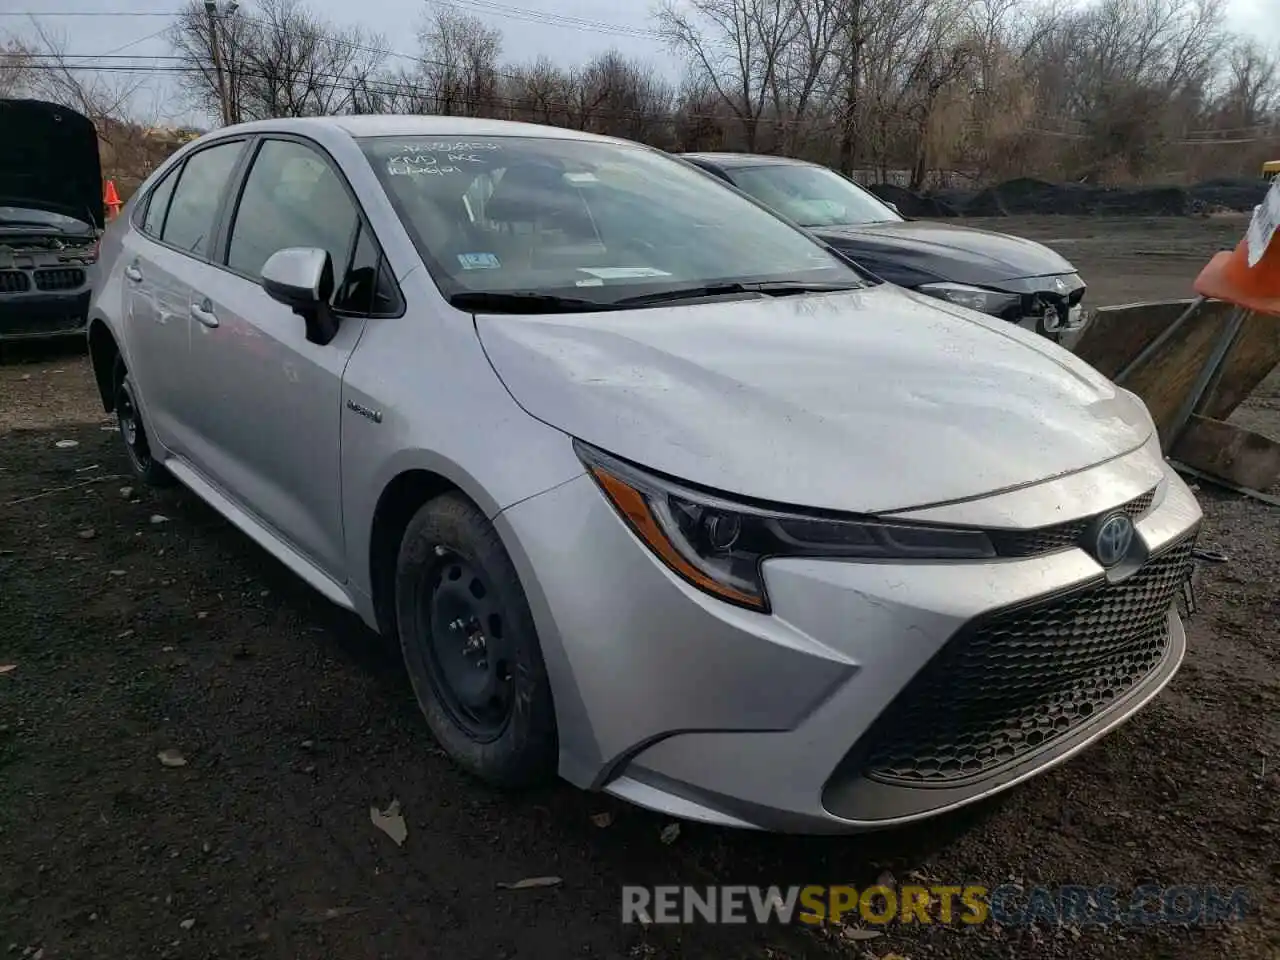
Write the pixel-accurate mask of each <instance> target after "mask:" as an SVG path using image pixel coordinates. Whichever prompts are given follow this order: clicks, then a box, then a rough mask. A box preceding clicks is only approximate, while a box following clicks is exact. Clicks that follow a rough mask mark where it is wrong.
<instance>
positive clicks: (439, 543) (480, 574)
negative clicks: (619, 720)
mask: <svg viewBox="0 0 1280 960" xmlns="http://www.w3.org/2000/svg"><path fill="white" fill-rule="evenodd" d="M395 598H396V623H397V629H398V632H399V635H400V649H401V652H402V653H403V655H404V662H405V668H406V670H407V672H408V674H409V680H410V682H411V683H412V685H413V692H414V695H415V696H416V697H417V701H418V705H419V707H420V708H421V709H422V713H423V715H424V716H425V717H426V719H427V724H428V726H429V727H430V728H431V732H432V733H433V734H434V735H435V737H436V739H437V740H438V741H439V742H440V744H441V746H443V747H444V749H445V751H446V752H447V753H448V754H449V755H450V756H451V757H452V758H453V759H454V761H455V762H457V763H458V765H459V766H461V767H462V768H463V769H465V770H467V771H468V772H469V773H471V774H473V775H474V776H476V777H478V778H480V779H481V780H483V781H485V782H486V783H489V784H491V785H493V786H496V787H503V788H521V787H529V786H534V785H537V784H540V783H545V782H547V781H549V780H551V779H552V778H553V777H554V776H555V773H556V765H557V761H558V757H559V748H558V740H557V733H556V723H555V709H554V705H553V701H552V696H551V685H550V682H549V681H548V679H547V671H546V665H545V663H544V662H543V659H542V649H541V647H540V646H539V643H538V636H537V630H536V629H535V627H534V624H533V615H532V614H531V613H530V612H529V603H528V601H527V600H526V599H525V594H524V589H523V588H522V587H521V586H520V580H519V577H518V576H517V574H516V569H515V566H514V564H512V562H511V558H510V557H509V556H508V555H507V552H506V550H505V548H504V547H503V546H502V542H501V540H499V538H498V533H497V531H496V530H495V529H494V528H493V525H492V524H491V523H489V521H488V519H487V518H486V517H485V516H484V514H483V513H482V512H481V511H480V510H479V509H477V507H476V506H475V505H474V504H473V503H471V502H470V501H469V500H467V499H465V498H464V497H462V496H460V495H458V494H454V493H450V494H445V495H443V496H440V497H437V498H436V499H434V500H431V501H430V502H428V503H427V504H425V505H424V506H423V507H421V508H420V509H419V510H418V512H417V513H416V514H414V517H413V519H412V520H410V521H409V525H408V527H407V528H406V529H405V533H404V538H403V539H402V541H401V544H400V553H399V557H398V559H397V562H396V585H395Z"/></svg>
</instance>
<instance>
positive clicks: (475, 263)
mask: <svg viewBox="0 0 1280 960" xmlns="http://www.w3.org/2000/svg"><path fill="white" fill-rule="evenodd" d="M458 262H459V263H460V264H462V269H463V270H497V269H498V268H499V267H501V266H502V264H501V263H499V262H498V258H497V256H496V255H495V254H492V253H460V254H458Z"/></svg>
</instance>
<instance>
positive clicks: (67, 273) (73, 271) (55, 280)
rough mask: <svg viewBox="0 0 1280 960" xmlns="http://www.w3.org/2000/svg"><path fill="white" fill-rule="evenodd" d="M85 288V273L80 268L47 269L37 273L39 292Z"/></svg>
mask: <svg viewBox="0 0 1280 960" xmlns="http://www.w3.org/2000/svg"><path fill="white" fill-rule="evenodd" d="M81 286H84V271H83V270H82V269H80V268H79V267H45V268H44V269H41V270H37V271H36V289H37V290H75V289H76V288H77V287H81Z"/></svg>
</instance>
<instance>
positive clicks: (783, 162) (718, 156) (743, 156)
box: [679, 153, 817, 169]
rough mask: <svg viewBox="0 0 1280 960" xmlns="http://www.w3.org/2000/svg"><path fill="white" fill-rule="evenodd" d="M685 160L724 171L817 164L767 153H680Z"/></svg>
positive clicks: (811, 165)
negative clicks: (706, 163)
mask: <svg viewBox="0 0 1280 960" xmlns="http://www.w3.org/2000/svg"><path fill="white" fill-rule="evenodd" d="M679 156H682V157H684V158H685V159H686V160H706V161H707V162H708V163H714V164H716V165H717V166H720V167H724V168H726V169H729V168H732V167H764V166H797V167H813V166H817V164H813V163H810V162H809V161H808V160H797V159H795V158H794V157H775V156H771V155H770V154H767V153H682V154H679Z"/></svg>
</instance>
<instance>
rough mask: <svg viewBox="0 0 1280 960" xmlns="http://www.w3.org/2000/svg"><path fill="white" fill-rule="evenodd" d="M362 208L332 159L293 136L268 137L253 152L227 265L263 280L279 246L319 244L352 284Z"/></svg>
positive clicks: (338, 275) (340, 281)
mask: <svg viewBox="0 0 1280 960" xmlns="http://www.w3.org/2000/svg"><path fill="white" fill-rule="evenodd" d="M358 222H359V214H358V212H357V210H356V206H355V204H354V203H353V202H352V200H351V198H350V196H349V195H348V194H347V190H346V187H345V185H344V184H343V182H342V180H341V179H340V178H339V177H338V174H337V173H336V172H335V171H334V169H333V167H332V166H331V165H330V164H329V162H328V160H327V159H326V158H325V157H323V156H321V155H320V154H319V153H318V152H317V151H315V150H313V149H312V148H310V147H308V146H306V145H304V144H301V143H297V142H296V141H292V140H266V141H264V142H263V144H262V146H261V148H260V149H259V150H258V154H257V156H256V157H254V160H253V166H252V167H251V168H250V170H249V175H248V177H247V178H246V179H245V184H244V190H243V192H242V193H241V195H240V202H239V205H238V206H237V208H236V214H235V219H234V220H233V221H232V227H231V241H230V244H229V245H228V247H227V266H228V267H230V268H231V269H232V270H234V271H235V272H236V273H239V274H241V275H243V276H246V277H249V278H251V279H253V280H255V281H256V280H258V279H259V278H260V277H261V275H262V266H263V264H265V263H266V262H267V259H268V258H269V257H270V256H271V255H272V254H273V253H275V252H276V251H277V250H283V249H284V248H286V247H318V248H319V249H321V250H327V251H328V252H329V256H330V257H331V258H332V259H333V269H334V272H335V274H336V279H337V280H338V282H337V283H336V284H335V291H334V293H335V297H336V296H337V295H338V294H339V293H340V292H341V291H343V290H344V289H346V288H347V284H346V283H345V282H344V277H343V274H344V272H345V271H346V269H347V265H348V263H349V262H350V260H351V254H352V249H353V244H354V243H355V239H356V226H357V223H358Z"/></svg>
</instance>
